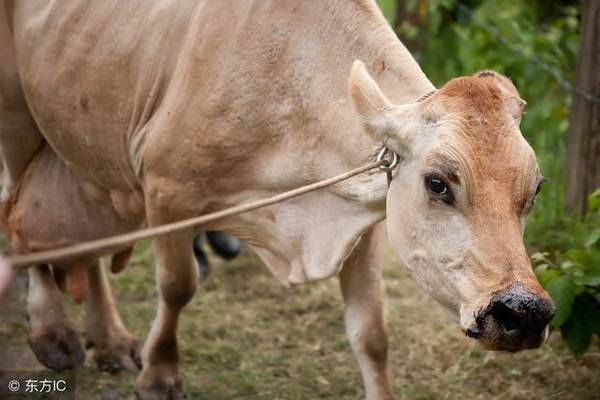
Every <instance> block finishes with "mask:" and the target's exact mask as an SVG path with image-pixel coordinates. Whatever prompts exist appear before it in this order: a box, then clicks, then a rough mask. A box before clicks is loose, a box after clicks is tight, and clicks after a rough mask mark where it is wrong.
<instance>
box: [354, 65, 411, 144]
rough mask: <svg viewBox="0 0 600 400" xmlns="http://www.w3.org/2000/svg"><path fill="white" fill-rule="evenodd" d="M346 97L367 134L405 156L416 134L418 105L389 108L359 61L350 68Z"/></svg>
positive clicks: (390, 104)
mask: <svg viewBox="0 0 600 400" xmlns="http://www.w3.org/2000/svg"><path fill="white" fill-rule="evenodd" d="M348 93H349V95H350V99H351V100H352V103H353V105H354V108H355V110H356V111H357V112H358V114H360V116H361V117H362V120H363V124H364V127H365V130H366V131H367V133H369V134H370V135H371V136H373V137H374V139H375V140H377V141H380V142H381V143H383V144H384V145H386V146H387V147H389V148H390V149H391V150H393V151H395V152H396V153H398V154H403V153H405V152H406V151H407V150H408V145H409V143H410V136H412V134H413V133H415V132H416V131H417V130H418V129H417V128H418V122H419V121H420V117H419V116H420V108H419V105H420V104H418V103H415V104H406V105H401V106H396V105H392V103H390V101H389V100H388V98H387V97H386V96H385V94H383V92H382V91H381V89H380V88H379V86H378V85H377V83H376V82H375V80H374V79H373V78H372V77H371V75H370V74H369V72H368V71H367V69H366V67H365V65H364V64H363V63H362V62H361V61H359V60H356V61H354V64H353V65H352V70H351V71H350V78H349V79H348Z"/></svg>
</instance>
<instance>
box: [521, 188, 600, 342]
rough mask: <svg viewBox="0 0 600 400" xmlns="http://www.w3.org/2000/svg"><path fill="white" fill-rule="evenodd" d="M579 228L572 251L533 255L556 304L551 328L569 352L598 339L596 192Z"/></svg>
mask: <svg viewBox="0 0 600 400" xmlns="http://www.w3.org/2000/svg"><path fill="white" fill-rule="evenodd" d="M577 224H578V225H580V226H579V227H576V229H573V230H567V231H568V232H569V231H570V232H573V231H580V232H585V234H583V235H577V236H576V239H575V240H574V241H575V242H579V243H575V245H574V247H573V248H570V249H567V250H565V251H555V252H554V253H553V254H550V253H548V252H544V253H536V254H534V255H533V256H532V260H533V261H534V264H535V265H536V267H535V273H536V275H537V277H538V279H539V281H540V283H541V284H542V286H543V287H544V288H545V289H546V290H547V291H548V293H550V295H551V296H552V298H553V299H554V301H555V303H556V314H555V316H554V319H553V320H552V326H553V327H556V328H560V331H561V334H562V337H563V338H564V340H565V341H566V342H567V344H568V346H569V348H570V349H571V351H572V352H573V353H575V354H582V353H584V352H586V351H587V350H588V348H589V347H590V343H591V340H592V337H593V335H600V189H598V190H596V192H594V193H593V194H592V195H591V196H590V198H589V201H588V213H587V215H586V216H585V218H584V219H583V221H579V222H577Z"/></svg>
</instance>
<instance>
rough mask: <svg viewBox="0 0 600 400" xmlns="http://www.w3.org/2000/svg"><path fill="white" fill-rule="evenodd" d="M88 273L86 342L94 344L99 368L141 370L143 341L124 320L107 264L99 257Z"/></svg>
mask: <svg viewBox="0 0 600 400" xmlns="http://www.w3.org/2000/svg"><path fill="white" fill-rule="evenodd" d="M88 276H89V293H88V296H87V298H86V315H85V334H86V346H87V347H93V348H94V360H95V361H96V365H97V366H98V369H100V370H101V371H107V372H111V373H114V372H117V371H120V370H123V369H127V370H129V371H134V372H137V371H139V369H140V368H141V366H142V362H141V358H140V350H141V345H140V342H139V341H138V340H137V339H136V338H135V337H134V336H133V335H132V334H131V333H129V331H128V330H127V328H125V326H124V325H123V322H122V321H121V317H120V316H119V312H118V311H117V308H116V306H115V300H114V298H113V295H112V291H111V289H110V283H109V281H108V277H107V276H106V270H105V268H104V266H103V265H101V264H100V263H99V262H97V261H96V262H95V263H94V265H92V266H91V267H90V268H89V270H88Z"/></svg>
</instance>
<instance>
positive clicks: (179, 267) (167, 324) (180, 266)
mask: <svg viewBox="0 0 600 400" xmlns="http://www.w3.org/2000/svg"><path fill="white" fill-rule="evenodd" d="M192 238H193V234H192V232H179V233H174V234H170V235H169V236H165V237H162V238H158V239H154V241H153V246H154V254H155V258H156V268H157V274H156V275H157V280H158V282H157V284H158V291H159V302H158V313H157V316H156V319H155V320H154V323H153V324H152V329H151V330H150V334H149V335H148V338H147V339H146V342H145V343H144V348H143V351H142V365H143V369H142V372H141V374H140V375H139V377H138V379H137V394H138V397H139V398H141V399H143V400H159V399H160V400H175V399H181V398H183V389H182V382H181V378H180V377H179V374H178V361H179V355H178V345H177V323H178V320H179V313H180V311H181V309H182V308H183V307H184V306H185V305H186V304H187V303H188V302H189V301H190V299H191V298H192V296H193V294H194V292H195V290H196V281H197V279H198V276H197V267H196V265H195V262H194V259H193V254H192V248H191V246H190V243H191V241H192Z"/></svg>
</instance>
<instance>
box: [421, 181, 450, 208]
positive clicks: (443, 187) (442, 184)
mask: <svg viewBox="0 0 600 400" xmlns="http://www.w3.org/2000/svg"><path fill="white" fill-rule="evenodd" d="M425 187H427V190H428V191H429V193H430V194H431V195H432V197H434V198H435V199H439V200H441V201H443V202H444V203H446V204H452V202H453V201H454V195H453V194H452V190H451V189H450V186H449V185H448V184H447V183H446V181H445V180H444V178H442V177H441V176H439V175H436V174H430V175H426V176H425Z"/></svg>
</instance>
